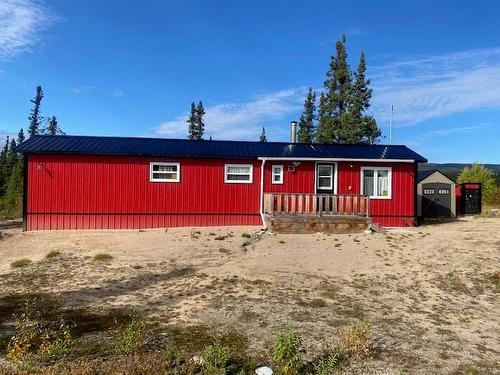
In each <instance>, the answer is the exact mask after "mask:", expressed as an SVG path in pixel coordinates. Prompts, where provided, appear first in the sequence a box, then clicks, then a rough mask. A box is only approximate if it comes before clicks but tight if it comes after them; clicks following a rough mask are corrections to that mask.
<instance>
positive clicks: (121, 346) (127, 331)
mask: <svg viewBox="0 0 500 375" xmlns="http://www.w3.org/2000/svg"><path fill="white" fill-rule="evenodd" d="M145 344H146V324H145V323H144V322H143V321H140V320H138V319H136V318H133V319H132V320H131V321H130V322H129V323H128V324H127V325H126V326H125V327H123V328H122V330H121V332H120V338H119V339H118V342H117V343H116V344H115V348H114V352H115V353H116V354H132V353H136V352H138V351H139V349H141V348H142V347H143V346H144V345H145Z"/></svg>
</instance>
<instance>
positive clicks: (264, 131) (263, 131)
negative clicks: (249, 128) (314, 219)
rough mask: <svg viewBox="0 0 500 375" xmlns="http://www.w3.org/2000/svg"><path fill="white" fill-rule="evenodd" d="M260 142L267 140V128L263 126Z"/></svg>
mask: <svg viewBox="0 0 500 375" xmlns="http://www.w3.org/2000/svg"><path fill="white" fill-rule="evenodd" d="M259 142H267V136H266V129H264V127H262V130H261V132H260V137H259Z"/></svg>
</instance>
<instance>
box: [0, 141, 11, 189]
mask: <svg viewBox="0 0 500 375" xmlns="http://www.w3.org/2000/svg"><path fill="white" fill-rule="evenodd" d="M9 145H10V137H9V136H7V137H6V138H5V144H4V146H3V148H2V151H0V198H2V197H3V195H4V193H5V187H6V184H7V181H8V179H9V176H10V168H9V165H8V164H7V160H8V155H9Z"/></svg>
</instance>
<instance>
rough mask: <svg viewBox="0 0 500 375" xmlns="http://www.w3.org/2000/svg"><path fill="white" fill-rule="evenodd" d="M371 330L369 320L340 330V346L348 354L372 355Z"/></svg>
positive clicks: (359, 356)
mask: <svg viewBox="0 0 500 375" xmlns="http://www.w3.org/2000/svg"><path fill="white" fill-rule="evenodd" d="M370 330H371V324H370V322H368V321H363V322H360V323H356V324H353V325H351V326H349V327H347V328H346V329H344V330H343V331H341V332H340V339H339V341H338V348H339V350H340V351H341V352H343V353H345V355H346V356H350V357H351V356H352V357H358V358H365V357H368V356H369V355H370V351H371V346H370V344H371V343H370V341H371V337H370Z"/></svg>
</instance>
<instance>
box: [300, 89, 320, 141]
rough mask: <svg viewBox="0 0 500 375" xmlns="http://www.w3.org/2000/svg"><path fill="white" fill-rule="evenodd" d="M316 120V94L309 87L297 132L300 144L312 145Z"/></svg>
mask: <svg viewBox="0 0 500 375" xmlns="http://www.w3.org/2000/svg"><path fill="white" fill-rule="evenodd" d="M315 119H316V93H315V92H314V91H313V89H312V88H310V87H309V90H308V91H307V96H306V100H305V101H304V111H303V112H302V115H301V116H300V121H299V131H298V132H297V135H298V139H299V142H300V143H312V142H313V140H314V120H315Z"/></svg>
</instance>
